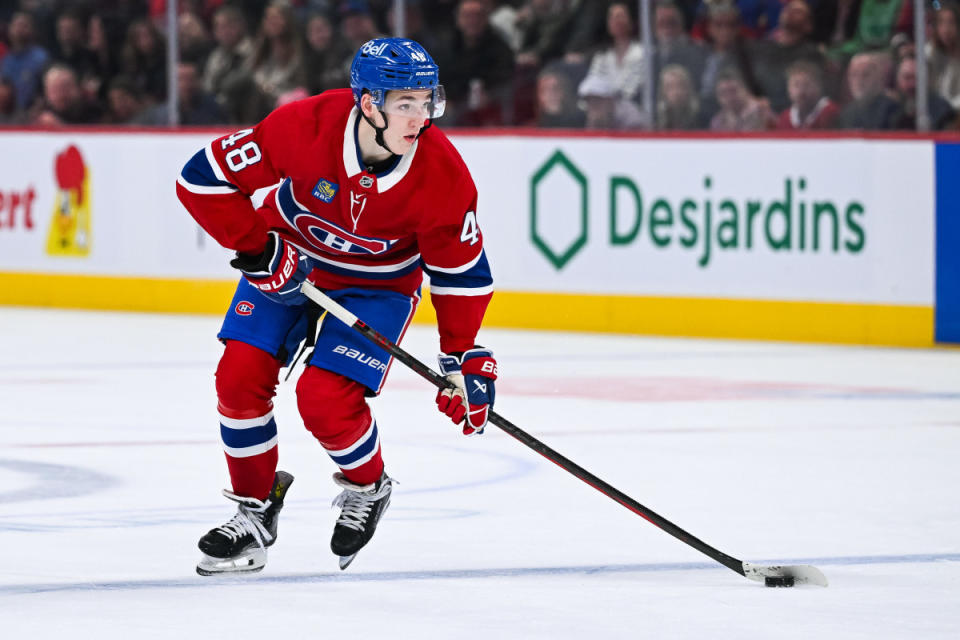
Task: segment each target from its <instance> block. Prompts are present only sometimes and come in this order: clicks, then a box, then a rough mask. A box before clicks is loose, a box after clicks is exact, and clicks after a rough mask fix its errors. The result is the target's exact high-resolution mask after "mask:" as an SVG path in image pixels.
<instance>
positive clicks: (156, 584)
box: [0, 553, 960, 596]
mask: <svg viewBox="0 0 960 640" xmlns="http://www.w3.org/2000/svg"><path fill="white" fill-rule="evenodd" d="M933 562H960V553H921V554H913V555H890V556H841V557H833V558H795V559H792V560H771V561H765V562H759V563H756V564H765V565H790V564H816V565H821V566H855V565H878V564H928V563H933ZM722 568H724V567H723V566H722V565H719V564H716V563H713V562H665V563H654V564H614V565H592V566H591V565H585V566H567V567H516V568H513V567H502V568H492V569H438V570H433V571H384V572H379V573H341V572H337V573H302V574H288V575H281V576H263V575H258V576H256V577H254V576H245V577H233V576H221V577H217V578H201V577H199V576H197V577H195V578H194V577H192V578H190V579H185V578H169V579H164V580H116V581H111V582H64V583H46V584H9V585H2V586H0V596H16V595H27V594H37V593H54V592H61V593H62V592H83V591H147V590H151V589H202V588H214V589H219V588H222V587H225V586H241V587H249V586H254V585H256V586H263V585H270V584H279V585H290V584H322V583H344V582H401V581H407V580H477V579H484V578H528V577H540V576H544V577H559V576H569V575H578V576H585V575H604V574H622V573H657V572H662V571H704V570H716V569H722Z"/></svg>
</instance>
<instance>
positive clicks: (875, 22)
mask: <svg viewBox="0 0 960 640" xmlns="http://www.w3.org/2000/svg"><path fill="white" fill-rule="evenodd" d="M844 4H847V2H845V3H844ZM912 29H913V2H911V1H910V0H861V2H860V10H859V12H858V13H857V19H856V28H855V30H854V35H853V38H852V39H849V40H847V41H846V42H843V43H842V44H840V45H839V47H837V49H836V52H837V53H839V54H841V55H843V56H849V55H852V54H855V53H859V52H861V51H869V50H877V49H883V48H885V47H886V46H887V44H888V43H889V42H890V40H891V38H893V34H895V33H910V32H911V31H912Z"/></svg>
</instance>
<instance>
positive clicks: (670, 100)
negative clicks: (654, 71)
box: [657, 64, 701, 131]
mask: <svg viewBox="0 0 960 640" xmlns="http://www.w3.org/2000/svg"><path fill="white" fill-rule="evenodd" d="M700 119H701V116H700V104H699V100H697V92H696V91H694V88H693V80H692V79H691V78H690V74H689V73H687V70H686V69H685V68H683V67H682V66H680V65H679V64H671V65H669V66H667V67H665V68H664V70H663V71H661V72H660V87H659V90H658V91H657V129H661V130H665V131H692V130H694V129H699V128H700Z"/></svg>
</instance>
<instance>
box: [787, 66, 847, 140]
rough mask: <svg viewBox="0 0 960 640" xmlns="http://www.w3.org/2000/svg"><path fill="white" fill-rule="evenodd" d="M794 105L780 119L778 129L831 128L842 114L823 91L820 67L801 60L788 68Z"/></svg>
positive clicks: (790, 91)
mask: <svg viewBox="0 0 960 640" xmlns="http://www.w3.org/2000/svg"><path fill="white" fill-rule="evenodd" d="M787 93H788V94H789V95H790V108H789V109H784V111H783V112H782V113H781V114H780V118H779V119H778V120H777V129H783V130H791V129H831V128H833V127H834V125H835V124H836V122H837V119H838V118H839V116H840V107H838V106H837V105H836V104H835V103H834V102H833V101H832V100H831V99H830V98H828V97H827V96H825V95H824V94H823V79H822V76H821V74H820V68H819V67H817V66H816V65H815V64H812V63H810V62H806V61H804V60H801V61H800V62H795V63H793V64H792V65H790V68H789V69H787Z"/></svg>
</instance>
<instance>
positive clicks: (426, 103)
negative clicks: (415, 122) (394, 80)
mask: <svg viewBox="0 0 960 640" xmlns="http://www.w3.org/2000/svg"><path fill="white" fill-rule="evenodd" d="M446 106H447V95H446V93H445V92H444V90H443V85H437V87H436V88H435V89H433V90H432V91H429V92H428V91H416V90H412V91H390V92H388V93H387V98H386V100H384V103H383V106H382V107H380V108H381V110H382V111H383V112H384V113H386V114H389V115H392V116H403V117H405V118H422V119H424V120H434V119H436V118H439V117H440V116H442V115H443V111H444V109H445V108H446Z"/></svg>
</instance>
